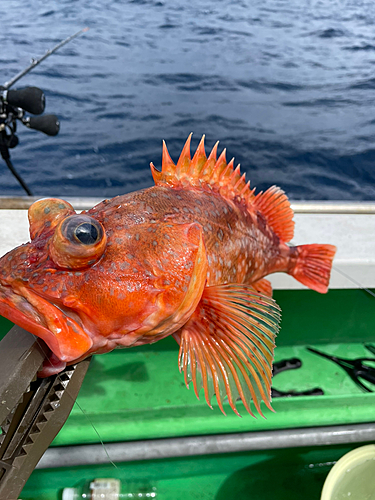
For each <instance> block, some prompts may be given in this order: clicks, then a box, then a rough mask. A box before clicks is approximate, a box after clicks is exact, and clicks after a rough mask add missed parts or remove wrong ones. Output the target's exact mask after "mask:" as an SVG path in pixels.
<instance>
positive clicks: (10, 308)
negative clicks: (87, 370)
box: [0, 282, 93, 362]
mask: <svg viewBox="0 0 375 500" xmlns="http://www.w3.org/2000/svg"><path fill="white" fill-rule="evenodd" d="M0 315H1V316H4V317H5V318H7V319H9V320H10V321H12V322H13V323H15V324H16V325H18V326H20V327H21V328H24V329H25V330H27V331H29V332H30V333H32V334H34V335H36V336H37V337H39V338H41V339H42V340H43V341H44V342H45V343H46V344H47V345H48V347H49V348H50V349H51V351H52V352H53V354H55V356H56V357H57V358H59V359H60V360H61V361H64V362H71V361H74V360H76V359H78V358H82V357H83V355H84V354H85V353H86V352H87V351H88V350H89V349H90V348H91V346H92V344H93V342H92V339H91V338H90V336H89V335H88V334H87V333H86V332H85V331H84V329H83V325H82V322H81V320H80V319H79V317H78V315H77V314H73V315H71V314H70V313H69V311H67V310H63V309H62V308H61V307H60V306H58V305H57V304H55V303H53V302H51V301H49V300H46V299H45V298H43V297H42V296H40V295H38V294H37V293H36V292H34V291H31V290H30V289H29V288H26V287H25V286H24V285H22V282H21V284H18V283H17V286H16V287H14V286H10V285H5V284H4V283H1V282H0ZM72 316H74V317H72Z"/></svg>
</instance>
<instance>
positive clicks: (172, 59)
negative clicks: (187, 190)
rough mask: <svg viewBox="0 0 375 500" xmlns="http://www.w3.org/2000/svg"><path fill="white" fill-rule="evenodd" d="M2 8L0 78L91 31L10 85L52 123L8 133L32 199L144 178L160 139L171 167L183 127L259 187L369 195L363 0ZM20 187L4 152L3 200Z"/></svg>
mask: <svg viewBox="0 0 375 500" xmlns="http://www.w3.org/2000/svg"><path fill="white" fill-rule="evenodd" d="M3 7H5V4H4V6H3ZM1 17H2V29H1V31H0V47H1V51H0V67H1V75H0V84H1V83H5V82H6V81H8V80H9V79H11V78H12V77H13V76H14V75H15V74H16V73H18V72H19V71H20V70H21V69H23V68H24V67H26V66H27V65H28V64H29V62H30V59H31V58H32V57H34V58H36V57H39V56H41V55H43V54H44V53H45V52H46V50H47V49H50V48H52V47H53V46H54V45H56V44H57V43H58V42H59V41H60V40H62V39H64V38H66V37H67V36H69V35H71V34H73V33H75V32H76V31H78V30H79V29H81V28H83V27H85V26H87V27H89V28H90V30H89V31H88V32H87V33H85V34H84V35H81V36H80V37H78V38H76V39H75V40H73V41H72V42H70V43H69V44H67V45H65V46H64V47H63V48H61V49H60V50H59V51H58V52H56V53H55V54H53V55H52V56H50V57H49V58H48V59H47V60H45V61H44V62H43V63H42V64H41V65H40V66H38V67H37V68H35V69H34V70H33V71H31V72H30V73H29V74H28V75H27V76H26V77H25V78H23V79H22V81H20V82H19V83H18V84H17V85H16V86H15V88H21V87H24V86H27V85H33V86H38V87H40V88H41V89H43V90H44V92H45V95H46V102H47V106H46V113H55V114H56V115H57V116H58V117H59V119H60V122H61V130H60V133H59V135H57V136H56V137H48V136H46V135H44V134H42V133H40V132H36V131H31V130H28V129H26V128H25V127H24V126H23V125H22V124H21V123H20V124H19V126H18V132H19V133H18V136H19V140H20V144H19V146H17V148H15V149H14V150H12V151H11V154H12V161H13V164H14V166H15V167H16V169H17V170H18V172H19V173H20V174H21V175H22V177H23V178H24V180H25V181H26V183H27V184H28V185H29V187H30V189H31V190H32V191H33V193H34V194H36V195H40V196H60V197H64V196H79V195H82V196H103V197H110V196H114V195H117V194H121V193H125V192H129V191H132V190H136V189H140V188H144V187H148V186H150V185H152V177H151V173H150V169H149V163H150V161H153V162H154V163H155V165H156V166H159V167H160V163H161V145H162V140H163V139H165V140H166V142H167V145H168V147H169V151H170V154H171V156H172V158H173V159H175V160H177V158H178V155H179V153H180V151H181V149H182V146H183V144H184V142H185V140H186V138H187V136H188V134H189V133H190V132H193V133H194V135H193V140H192V146H193V147H194V148H195V147H196V146H197V144H198V141H199V139H200V138H201V136H202V134H205V135H206V144H207V149H208V150H210V148H211V147H212V146H213V145H214V143H215V142H216V141H218V140H219V141H220V146H219V148H226V149H227V158H228V160H229V159H231V158H232V157H233V156H234V157H235V159H236V162H239V163H241V168H242V169H243V171H246V173H247V178H248V179H250V180H251V183H252V185H253V186H257V187H258V188H259V189H266V188H267V187H268V186H270V185H272V184H277V185H279V186H281V187H282V188H283V189H284V190H285V191H286V192H287V193H288V195H289V196H290V198H291V199H294V200H299V199H305V200H374V198H375V2H373V1H361V0H352V1H350V0H320V1H313V0H311V1H305V0H261V1H258V0H253V1H250V0H247V1H245V0H242V1H231V0H215V1H198V0H189V1H187V0H171V1H167V0H109V1H106V0H101V1H99V0H79V1H77V0H44V1H41V0H7V2H6V8H3V9H2V14H1ZM22 194H23V190H22V188H21V187H20V186H19V185H18V183H17V181H16V180H15V178H14V177H13V176H12V175H11V173H10V172H9V170H8V169H7V167H6V165H5V163H4V162H2V161H1V159H0V195H22Z"/></svg>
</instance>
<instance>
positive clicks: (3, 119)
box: [0, 28, 89, 196]
mask: <svg viewBox="0 0 375 500" xmlns="http://www.w3.org/2000/svg"><path fill="white" fill-rule="evenodd" d="M88 29H89V28H83V29H82V30H80V31H78V32H77V33H74V35H71V36H69V37H68V38H66V39H65V40H62V41H61V42H60V43H58V44H57V45H56V46H55V47H53V49H50V50H47V52H46V53H45V54H44V55H43V56H42V57H40V58H39V59H32V60H31V64H30V65H29V66H28V67H27V68H26V69H24V70H22V71H21V72H20V73H18V74H17V75H16V76H15V77H13V78H12V79H11V80H10V81H9V82H6V83H5V84H4V85H3V86H1V85H0V154H1V157H2V158H3V160H4V161H5V163H6V165H7V166H8V168H9V170H10V171H11V172H12V174H13V175H14V176H15V177H16V179H17V180H18V182H19V183H20V184H21V186H22V187H23V189H24V190H25V191H26V193H27V194H28V195H29V196H32V193H31V191H30V189H29V188H28V187H27V185H26V184H25V182H24V181H23V179H22V177H21V176H20V175H19V174H18V173H17V171H16V170H15V168H14V167H13V165H12V162H11V161H10V154H9V149H12V148H15V147H16V146H17V144H18V137H17V136H16V131H17V120H20V121H21V122H22V123H23V124H24V125H25V126H26V127H28V128H31V129H34V130H39V131H40V132H43V133H44V134H46V135H51V136H54V135H57V134H58V132H59V129H60V122H59V120H58V118H57V116H56V115H43V116H31V117H26V116H25V112H27V113H31V114H32V115H41V114H42V113H43V112H44V108H45V96H44V93H43V91H42V90H40V89H39V88H38V87H26V88H24V89H19V90H9V89H10V87H11V86H12V85H14V84H15V83H16V82H18V80H20V78H22V77H23V76H25V75H26V74H27V73H29V71H31V70H32V69H33V68H35V66H37V65H38V64H40V63H41V62H42V61H44V59H46V58H47V57H49V56H50V55H51V54H53V53H54V52H56V50H58V49H59V48H60V47H62V46H63V45H65V44H66V43H68V42H70V41H71V40H73V38H76V37H77V36H78V35H80V34H81V33H85V32H86V31H88Z"/></svg>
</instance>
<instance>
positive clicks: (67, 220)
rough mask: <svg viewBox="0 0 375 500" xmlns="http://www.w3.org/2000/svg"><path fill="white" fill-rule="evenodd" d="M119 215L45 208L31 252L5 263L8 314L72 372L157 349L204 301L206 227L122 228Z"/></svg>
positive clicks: (37, 210)
mask: <svg viewBox="0 0 375 500" xmlns="http://www.w3.org/2000/svg"><path fill="white" fill-rule="evenodd" d="M116 213H117V212H114V211H113V210H112V211H111V210H109V211H107V210H106V209H105V208H102V209H101V210H95V209H92V210H90V211H89V212H84V213H81V214H77V213H76V212H75V211H74V209H73V207H72V206H71V205H70V204H69V203H67V202H65V201H63V200H59V199H43V200H39V201H37V202H35V203H34V204H33V205H32V206H31V207H30V209H29V214H28V215H29V223H30V242H29V243H26V244H24V245H21V246H19V247H17V248H15V249H13V250H11V251H10V252H8V253H7V254H5V255H4V256H3V257H2V258H1V259H0V314H1V315H3V316H5V317H6V318H8V319H10V320H11V321H13V322H14V323H16V324H18V325H19V326H21V327H23V328H25V329H26V330H28V331H30V332H31V333H33V334H35V335H37V336H38V337H40V338H41V339H43V340H44V341H45V342H46V344H47V345H48V346H49V348H50V349H51V351H52V352H53V354H54V355H55V356H56V357H57V358H58V359H59V360H62V361H64V362H67V363H69V362H70V363H71V362H73V361H76V360H80V359H84V358H85V357H87V356H88V355H90V354H91V353H94V352H97V353H102V352H108V351H110V350H112V349H114V348H115V347H117V346H120V347H121V346H122V347H128V346H131V345H139V344H144V343H151V342H155V341H156V340H159V339H160V338H162V337H165V336H166V335H169V334H171V333H173V332H174V331H176V330H177V329H178V328H180V327H181V326H182V324H184V323H185V322H186V321H187V320H188V318H189V316H190V315H191V314H192V313H193V311H194V309H195V307H196V305H197V304H198V302H199V300H200V297H201V295H202V293H203V289H204V286H205V280H206V269H207V261H206V255H205V249H204V243H203V238H202V231H201V228H200V226H199V225H198V224H195V223H192V224H158V225H155V224H148V223H145V224H130V223H128V224H123V225H119V217H118V216H117V217H114V215H115V214H116ZM117 215H118V213H117Z"/></svg>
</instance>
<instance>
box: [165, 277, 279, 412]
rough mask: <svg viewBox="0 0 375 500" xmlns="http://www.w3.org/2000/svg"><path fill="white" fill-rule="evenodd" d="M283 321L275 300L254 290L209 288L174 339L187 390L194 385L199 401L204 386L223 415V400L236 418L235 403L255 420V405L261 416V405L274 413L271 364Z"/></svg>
mask: <svg viewBox="0 0 375 500" xmlns="http://www.w3.org/2000/svg"><path fill="white" fill-rule="evenodd" d="M279 321H280V309H279V307H278V306H277V304H276V303H275V301H274V300H273V299H271V298H268V297H265V296H262V295H260V294H258V293H257V292H255V291H254V289H253V288H252V286H250V285H245V284H228V285H215V286H212V287H206V288H205V290H204V292H203V295H202V298H201V301H200V303H199V304H198V307H197V309H196V310H195V312H194V314H193V315H192V317H191V318H190V320H189V321H188V322H187V323H186V324H185V325H184V326H183V327H182V328H181V329H180V330H179V331H178V332H176V333H175V334H174V337H175V339H176V340H177V341H178V342H179V344H180V352H179V368H180V371H183V372H184V378H185V383H186V385H187V386H188V385H189V383H190V382H193V386H194V391H195V394H196V395H197V397H199V391H200V389H201V388H202V387H203V389H204V394H205V399H206V401H207V404H208V405H209V406H210V407H212V406H211V402H210V400H211V396H212V395H213V394H215V395H216V399H217V402H218V405H219V407H220V409H221V411H222V412H223V413H224V414H225V411H224V407H223V399H224V397H225V396H227V397H228V401H229V405H230V407H231V408H232V410H233V411H234V412H235V413H236V414H237V415H239V413H238V411H237V409H236V400H237V399H241V400H242V402H243V404H244V406H245V408H246V410H247V411H248V412H249V413H250V414H251V415H253V416H255V415H254V413H253V412H252V410H251V408H250V401H251V400H252V401H253V403H254V406H255V408H256V410H257V411H258V413H259V414H260V415H262V416H263V414H262V411H261V408H260V402H261V401H262V400H263V401H264V402H265V404H266V406H267V407H268V408H270V409H271V410H272V407H271V404H270V401H271V376H272V361H273V350H274V347H275V337H276V334H277V332H278V329H279Z"/></svg>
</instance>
